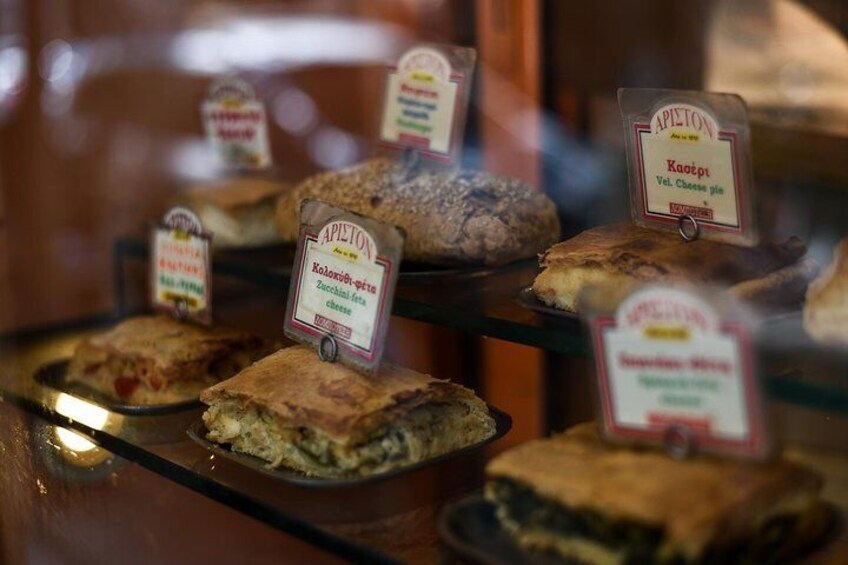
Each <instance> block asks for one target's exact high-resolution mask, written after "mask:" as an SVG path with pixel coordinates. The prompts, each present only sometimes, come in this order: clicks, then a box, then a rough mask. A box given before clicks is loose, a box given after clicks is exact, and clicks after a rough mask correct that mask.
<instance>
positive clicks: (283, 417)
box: [200, 346, 495, 476]
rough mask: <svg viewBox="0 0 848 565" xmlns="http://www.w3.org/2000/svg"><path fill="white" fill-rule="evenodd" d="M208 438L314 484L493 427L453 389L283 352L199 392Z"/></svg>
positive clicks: (400, 460)
mask: <svg viewBox="0 0 848 565" xmlns="http://www.w3.org/2000/svg"><path fill="white" fill-rule="evenodd" d="M200 399H201V401H203V402H204V403H206V404H208V405H209V406H210V408H209V409H208V410H207V411H206V413H205V414H204V416H203V419H204V422H205V423H206V427H207V429H208V430H209V434H208V438H209V439H210V440H212V441H217V442H219V443H228V444H230V445H231V446H232V448H233V449H234V450H236V451H243V452H245V453H249V454H251V455H255V456H257V457H260V458H263V459H265V460H266V461H268V462H270V463H271V464H272V465H273V466H277V465H284V466H287V467H291V468H294V469H297V470H299V471H302V472H305V473H307V474H313V475H318V476H343V475H366V474H371V473H376V472H382V471H386V470H389V469H392V468H396V467H399V466H403V465H407V464H409V463H413V462H416V461H420V460H423V459H426V458H429V457H434V456H436V455H440V454H442V453H446V452H448V451H452V450H455V449H459V448H461V447H465V446H468V445H472V444H474V443H477V442H479V441H482V440H484V439H486V438H488V437H490V436H491V435H493V434H494V432H495V428H494V420H493V419H492V418H491V416H489V414H488V409H487V407H486V405H485V403H483V401H481V400H480V399H479V398H477V397H476V396H475V395H474V393H473V392H472V391H470V390H468V389H466V388H464V387H462V386H460V385H457V384H454V383H451V382H449V381H443V380H439V379H434V378H433V377H430V376H429V375H424V374H421V373H418V372H415V371H412V370H410V369H405V368H403V367H399V366H397V365H392V364H390V363H385V362H384V363H383V364H382V365H381V366H380V369H379V371H378V373H377V374H375V375H368V374H365V373H360V372H358V371H355V370H353V369H350V368H348V367H345V366H343V365H341V364H338V363H325V362H323V361H321V360H320V359H319V358H318V356H317V354H316V353H315V351H314V350H312V349H311V348H309V347H306V346H294V347H288V348H286V349H282V350H280V351H278V352H277V353H275V354H273V355H270V356H268V357H266V358H265V359H263V360H262V361H260V362H258V363H255V364H254V365H252V366H251V367H249V368H248V369H246V370H244V371H242V372H241V373H239V374H238V375H236V376H235V377H233V378H231V379H229V380H227V381H225V382H222V383H219V384H217V385H215V386H213V387H211V388H209V389H208V390H205V391H203V393H202V394H201V396H200Z"/></svg>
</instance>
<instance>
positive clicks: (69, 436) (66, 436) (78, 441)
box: [56, 427, 97, 453]
mask: <svg viewBox="0 0 848 565" xmlns="http://www.w3.org/2000/svg"><path fill="white" fill-rule="evenodd" d="M56 439H57V440H58V441H59V443H61V444H62V445H63V446H64V447H67V448H68V449H70V450H72V451H78V452H80V453H84V452H86V451H91V450H92V449H96V448H97V445H95V444H94V443H92V442H91V441H89V440H87V439H86V438H85V437H83V436H81V435H80V434H78V433H77V432H75V431H72V430H69V429H67V428H59V427H57V428H56Z"/></svg>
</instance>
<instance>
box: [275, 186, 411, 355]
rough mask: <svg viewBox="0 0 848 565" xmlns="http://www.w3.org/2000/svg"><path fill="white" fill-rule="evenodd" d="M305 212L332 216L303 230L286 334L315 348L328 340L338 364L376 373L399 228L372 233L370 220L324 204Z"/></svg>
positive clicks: (393, 277)
mask: <svg viewBox="0 0 848 565" xmlns="http://www.w3.org/2000/svg"><path fill="white" fill-rule="evenodd" d="M304 206H305V207H306V208H307V212H302V215H304V216H306V217H307V218H308V217H309V213H310V212H311V210H309V209H308V208H309V207H310V206H314V207H320V208H323V209H326V210H330V209H332V210H335V212H336V213H335V214H329V215H327V217H326V221H325V222H323V223H321V224H319V225H316V224H307V225H303V226H302V228H301V238H300V242H299V244H298V253H297V257H296V259H295V269H294V273H293V278H292V289H291V291H290V297H289V304H288V308H287V311H286V333H287V334H289V335H290V337H292V338H294V339H296V340H299V341H306V342H309V343H312V344H315V345H319V344H320V341H321V339H322V338H323V337H324V336H327V335H329V336H332V337H333V338H334V339H335V341H336V343H337V344H338V354H339V357H340V359H341V360H342V361H349V362H350V363H351V364H352V365H354V366H356V367H360V368H364V369H368V370H370V369H373V368H376V366H377V365H378V364H379V361H380V357H381V356H382V351H383V341H384V337H385V331H386V326H387V324H388V318H389V314H390V312H391V305H392V300H393V297H394V287H395V285H396V282H397V267H398V264H399V262H400V253H401V251H402V249H403V236H402V235H401V234H400V232H399V231H398V230H397V228H394V227H389V226H385V225H383V226H382V227H381V228H380V229H377V230H375V229H374V226H375V224H376V223H377V222H375V221H374V220H371V219H368V218H363V217H361V216H358V215H356V214H352V213H349V212H344V211H342V210H339V209H337V208H332V207H330V206H329V205H327V204H324V203H319V202H307V203H306V204H304ZM302 222H303V219H302ZM384 232H385V233H384ZM386 234H387V235H386ZM387 237H388V238H389V239H390V241H389V242H388V243H387V242H386V238H387ZM398 242H399V243H398Z"/></svg>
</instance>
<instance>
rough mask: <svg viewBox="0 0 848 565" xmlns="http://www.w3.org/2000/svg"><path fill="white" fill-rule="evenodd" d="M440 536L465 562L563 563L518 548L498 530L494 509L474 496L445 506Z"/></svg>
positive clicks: (441, 518)
mask: <svg viewBox="0 0 848 565" xmlns="http://www.w3.org/2000/svg"><path fill="white" fill-rule="evenodd" d="M439 536H440V537H441V538H442V541H444V542H445V543H446V544H447V545H448V547H450V549H451V550H452V551H454V552H455V553H457V554H458V555H460V556H461V557H463V558H464V559H467V560H469V561H471V562H473V563H484V564H486V565H496V564H497V565H501V564H503V565H506V564H510V563H524V564H526V565H554V564H560V565H561V564H562V563H563V560H562V559H561V558H558V557H555V556H553V555H547V554H544V553H530V552H527V551H524V550H523V549H521V547H520V546H519V545H518V544H517V543H515V542H514V541H513V540H512V538H511V537H510V536H509V534H508V533H507V532H506V531H505V530H504V529H503V528H502V527H501V523H500V522H499V521H498V519H497V517H496V516H495V507H494V505H493V504H491V503H489V502H488V501H487V500H486V499H485V498H483V494H482V493H479V492H478V493H475V494H472V495H470V496H467V497H465V498H462V499H460V500H458V501H456V502H454V503H452V504H449V505H447V506H445V508H444V509H443V510H442V513H441V514H440V516H439Z"/></svg>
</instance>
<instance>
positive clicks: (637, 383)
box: [591, 287, 767, 455]
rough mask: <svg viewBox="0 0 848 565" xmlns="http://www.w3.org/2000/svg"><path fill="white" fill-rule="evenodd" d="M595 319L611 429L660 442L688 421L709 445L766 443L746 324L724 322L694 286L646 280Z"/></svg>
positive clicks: (748, 449) (721, 448) (702, 444)
mask: <svg viewBox="0 0 848 565" xmlns="http://www.w3.org/2000/svg"><path fill="white" fill-rule="evenodd" d="M591 326H592V339H593V346H594V350H595V363H596V367H597V373H598V390H599V393H600V404H601V409H602V412H603V425H604V429H605V430H606V432H607V434H608V435H610V436H612V437H614V438H624V439H631V440H637V441H638V440H644V441H648V442H651V443H662V442H663V440H664V436H665V434H666V432H667V431H668V430H669V428H671V427H678V428H680V427H683V428H685V429H686V431H687V432H688V433H689V434H691V436H692V437H694V438H696V441H697V445H698V448H699V449H704V450H706V451H713V452H729V453H734V454H748V455H759V454H761V453H762V452H763V451H764V450H765V448H766V445H767V442H766V438H765V434H764V424H763V418H762V415H761V407H760V403H759V392H758V387H757V380H756V373H755V369H754V363H753V359H752V350H751V344H750V339H749V332H748V329H747V327H746V326H745V324H743V323H741V322H723V321H722V320H720V319H719V317H718V315H717V314H716V311H715V309H714V308H713V307H712V306H711V305H710V304H709V303H708V302H707V301H706V300H704V299H703V298H701V297H700V296H698V295H696V294H692V293H689V292H687V291H684V290H681V289H673V288H666V287H648V288H644V289H640V290H637V291H636V292H634V293H633V294H631V295H630V296H629V297H628V298H627V299H626V300H624V302H622V303H621V305H620V306H619V308H618V310H617V312H616V314H615V315H614V316H612V315H598V316H594V317H593V318H592V321H591Z"/></svg>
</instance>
